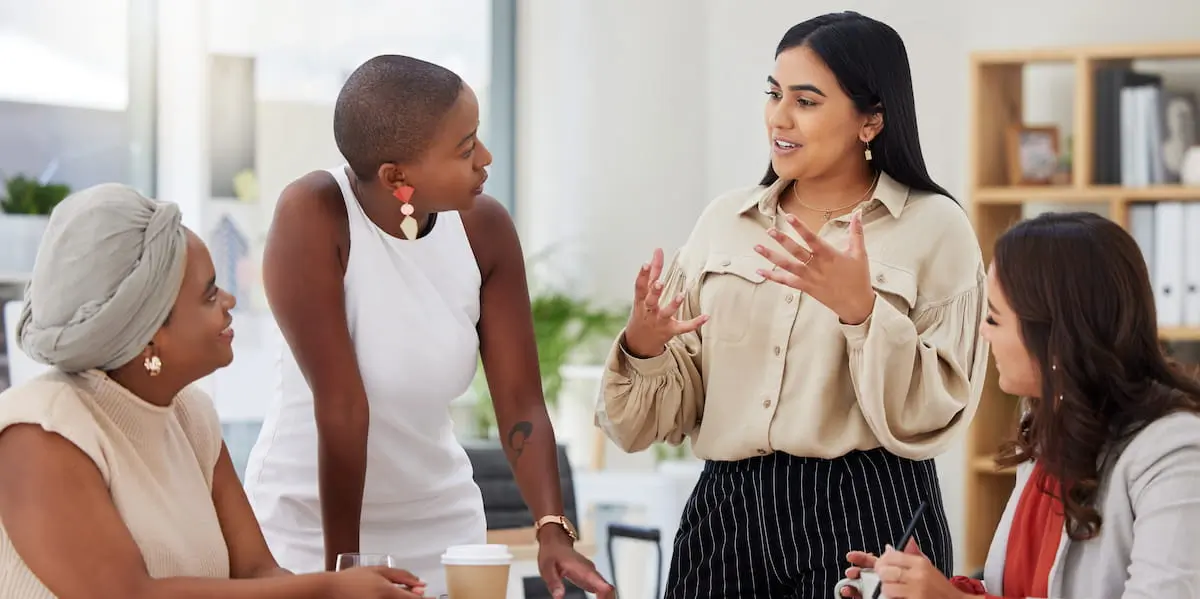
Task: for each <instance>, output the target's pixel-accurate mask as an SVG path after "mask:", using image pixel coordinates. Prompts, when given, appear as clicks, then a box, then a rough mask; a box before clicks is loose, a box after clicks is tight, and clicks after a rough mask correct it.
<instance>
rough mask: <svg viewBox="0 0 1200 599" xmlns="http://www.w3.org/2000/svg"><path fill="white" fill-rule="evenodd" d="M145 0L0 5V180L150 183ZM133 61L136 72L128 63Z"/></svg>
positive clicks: (8, 0)
mask: <svg viewBox="0 0 1200 599" xmlns="http://www.w3.org/2000/svg"><path fill="white" fill-rule="evenodd" d="M144 4H145V1H144V0H41V1H39V2H36V3H30V2H25V1H21V0H0V56H2V57H4V59H3V60H0V175H2V176H3V177H5V178H7V177H12V176H16V175H25V176H28V177H35V178H38V179H40V180H42V181H43V182H53V183H63V184H66V185H68V186H69V187H71V188H72V189H79V188H82V187H87V186H90V185H94V184H96V183H102V182H107V181H119V182H124V183H132V184H134V185H138V186H141V187H143V188H145V187H146V185H145V184H146V183H147V182H148V181H146V180H145V179H144V178H142V177H143V175H144V173H146V172H147V169H146V164H147V160H148V156H149V154H148V150H149V149H150V148H152V144H153V139H152V138H151V136H150V134H149V131H148V130H147V129H145V128H143V127H141V126H140V124H141V123H143V122H146V121H147V120H148V119H149V118H151V115H152V114H153V107H152V106H151V105H149V104H148V103H146V101H145V99H144V96H143V95H142V94H141V90H143V89H145V88H146V82H147V81H150V82H152V81H153V72H152V70H151V67H150V66H148V65H143V63H141V62H138V61H133V60H131V48H136V47H139V46H138V44H140V43H142V42H143V40H144V39H145V36H144V35H143V34H144V33H145V32H144V31H140V30H136V28H138V27H141V25H142V23H144V21H143V20H141V19H139V18H138V17H139V15H140V11H141V10H142V8H143V6H142V5H144ZM131 65H132V66H131Z"/></svg>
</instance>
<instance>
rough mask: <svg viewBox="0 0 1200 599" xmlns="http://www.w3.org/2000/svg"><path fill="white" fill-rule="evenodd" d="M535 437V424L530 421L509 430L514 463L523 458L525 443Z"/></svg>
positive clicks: (509, 442)
mask: <svg viewBox="0 0 1200 599" xmlns="http://www.w3.org/2000/svg"><path fill="white" fill-rule="evenodd" d="M531 435H533V423H532V422H529V421H528V420H522V421H520V422H518V423H516V424H514V425H513V426H512V428H510V429H508V447H509V449H512V451H513V461H516V459H517V458H519V457H521V452H523V451H525V442H526V441H528V440H529V437H530V436H531Z"/></svg>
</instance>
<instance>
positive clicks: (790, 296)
mask: <svg viewBox="0 0 1200 599" xmlns="http://www.w3.org/2000/svg"><path fill="white" fill-rule="evenodd" d="M795 297H796V296H794V295H789V296H787V297H785V298H783V301H785V302H787V303H789V304H790V303H792V299H794V298H795Z"/></svg>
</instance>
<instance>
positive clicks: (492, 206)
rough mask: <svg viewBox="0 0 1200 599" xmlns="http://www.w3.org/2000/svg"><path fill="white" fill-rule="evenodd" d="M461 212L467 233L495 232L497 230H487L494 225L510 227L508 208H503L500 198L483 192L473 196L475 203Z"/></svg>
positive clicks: (510, 218) (510, 220)
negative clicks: (475, 196)
mask: <svg viewBox="0 0 1200 599" xmlns="http://www.w3.org/2000/svg"><path fill="white" fill-rule="evenodd" d="M461 214H462V219H463V226H464V227H466V228H467V234H468V235H472V234H484V235H487V234H489V233H496V232H497V231H489V230H488V229H489V228H491V227H496V226H502V227H504V226H507V227H510V228H511V227H512V222H513V219H512V215H511V214H509V213H508V208H505V207H504V204H501V203H500V200H497V199H496V198H493V197H492V196H490V195H486V194H484V195H480V196H479V197H477V198H475V204H474V205H472V206H471V207H470V208H469V209H467V210H463V211H462V212H461ZM472 229H475V231H472Z"/></svg>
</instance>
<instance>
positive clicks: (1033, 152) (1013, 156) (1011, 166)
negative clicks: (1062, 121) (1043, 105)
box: [1006, 125, 1061, 185]
mask: <svg viewBox="0 0 1200 599" xmlns="http://www.w3.org/2000/svg"><path fill="white" fill-rule="evenodd" d="M1007 142H1008V144H1007V145H1008V147H1007V152H1006V155H1007V156H1006V157H1007V162H1008V183H1009V185H1051V184H1054V183H1059V182H1060V179H1061V177H1060V176H1059V172H1060V171H1059V168H1058V163H1059V139H1058V127H1057V126H1055V125H1014V126H1011V127H1009V129H1008V139H1007Z"/></svg>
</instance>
